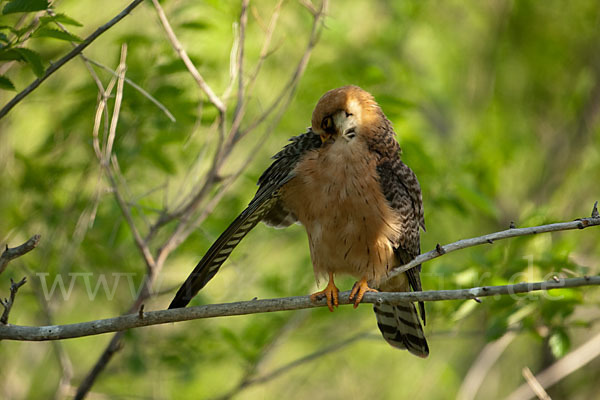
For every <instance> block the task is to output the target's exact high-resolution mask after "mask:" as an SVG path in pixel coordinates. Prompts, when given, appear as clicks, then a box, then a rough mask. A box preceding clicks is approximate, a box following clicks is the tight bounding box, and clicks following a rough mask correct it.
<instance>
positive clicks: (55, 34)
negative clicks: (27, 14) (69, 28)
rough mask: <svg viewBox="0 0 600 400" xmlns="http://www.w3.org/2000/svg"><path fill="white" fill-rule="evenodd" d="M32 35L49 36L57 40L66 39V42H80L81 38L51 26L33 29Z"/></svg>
mask: <svg viewBox="0 0 600 400" xmlns="http://www.w3.org/2000/svg"><path fill="white" fill-rule="evenodd" d="M32 36H33V37H49V38H54V39H59V40H66V41H68V42H81V38H80V37H78V36H75V35H73V34H70V33H68V32H63V31H59V30H58V29H52V28H41V29H38V30H37V31H35V33H34V34H33V35H32Z"/></svg>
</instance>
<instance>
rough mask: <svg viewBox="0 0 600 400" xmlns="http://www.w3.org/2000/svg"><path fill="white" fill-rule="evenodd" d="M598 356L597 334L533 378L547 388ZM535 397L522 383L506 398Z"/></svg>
mask: <svg viewBox="0 0 600 400" xmlns="http://www.w3.org/2000/svg"><path fill="white" fill-rule="evenodd" d="M598 356H600V334H597V335H596V336H594V337H593V338H591V339H590V340H588V341H587V342H585V343H584V344H582V345H581V346H579V347H578V348H576V349H575V350H573V351H571V352H570V353H569V354H567V355H566V356H564V357H562V358H561V359H559V360H558V361H556V362H555V363H554V364H552V365H551V366H549V367H548V368H546V369H545V370H543V371H542V372H540V373H539V374H537V375H536V376H535V379H536V381H537V382H539V384H540V386H541V387H542V388H544V389H545V388H549V387H550V386H552V385H554V384H555V383H557V382H560V381H561V380H562V379H563V378H565V377H567V376H568V375H570V374H571V373H573V372H574V371H577V370H578V369H580V368H582V367H583V366H585V365H586V364H588V363H589V362H590V361H592V360H593V359H595V358H596V357H598ZM534 396H535V393H534V392H533V391H532V389H531V387H530V386H529V384H527V383H524V384H522V385H521V386H519V388H518V389H517V390H515V391H514V392H513V393H511V395H510V396H508V397H507V399H509V400H526V399H530V398H532V397H534Z"/></svg>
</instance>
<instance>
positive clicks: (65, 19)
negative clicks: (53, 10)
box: [40, 14, 83, 26]
mask: <svg viewBox="0 0 600 400" xmlns="http://www.w3.org/2000/svg"><path fill="white" fill-rule="evenodd" d="M40 21H41V22H42V24H47V23H49V22H60V23H61V24H65V25H72V26H83V24H81V22H79V21H77V20H74V19H73V18H71V17H69V16H67V15H65V14H56V15H49V16H45V17H42V18H40Z"/></svg>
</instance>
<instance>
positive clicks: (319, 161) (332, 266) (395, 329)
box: [169, 86, 429, 357]
mask: <svg viewBox="0 0 600 400" xmlns="http://www.w3.org/2000/svg"><path fill="white" fill-rule="evenodd" d="M290 141H291V143H289V144H288V145H287V146H285V147H284V148H283V149H282V150H281V151H280V152H279V153H277V154H276V155H275V156H274V157H273V159H274V161H273V163H272V164H271V166H270V167H269V168H267V170H266V171H265V172H264V173H263V174H262V175H261V177H260V178H259V180H258V186H259V187H258V191H257V192H256V195H255V196H254V198H253V199H252V201H251V202H250V203H249V205H248V207H247V208H246V209H245V210H244V211H243V212H242V213H241V214H240V215H239V216H238V217H237V218H236V219H235V220H234V221H233V222H232V223H231V225H229V227H228V228H227V229H226V230H225V232H223V233H222V234H221V236H220V237H219V238H218V239H217V240H216V241H215V243H214V244H213V245H212V246H211V247H210V248H209V249H208V252H207V253H206V255H205V256H204V257H203V258H202V260H200V262H199V263H198V265H197V266H196V268H195V269H194V270H193V272H192V273H191V274H190V276H189V277H188V278H187V280H186V281H185V282H184V283H183V285H182V286H181V288H180V289H179V291H178V292H177V294H176V295H175V298H174V299H173V301H172V302H171V304H170V306H169V308H170V309H172V308H181V307H185V306H186V305H187V304H188V303H189V302H190V300H191V299H192V298H193V297H194V296H195V295H196V294H197V293H198V291H200V290H201V289H202V288H203V287H204V286H205V285H206V284H207V283H208V281H210V280H211V279H212V277H213V276H214V275H215V274H216V273H217V271H218V270H219V268H220V267H221V265H222V264H223V263H224V262H225V260H226V259H227V257H229V254H230V253H231V252H232V251H233V249H234V248H235V246H236V245H237V244H238V243H239V242H240V241H241V240H242V239H243V238H244V237H245V236H246V234H247V233H248V232H249V231H250V230H251V229H252V228H254V227H255V226H256V225H257V224H258V222H259V221H263V222H264V223H266V224H267V225H270V226H274V227H277V228H283V227H287V226H289V225H291V224H293V223H295V222H296V223H300V224H302V225H304V227H305V228H306V233H307V235H308V242H309V247H310V255H311V259H312V263H313V268H314V273H315V277H316V279H317V283H318V281H319V278H321V277H325V278H327V279H328V283H327V286H326V287H325V288H324V289H323V290H321V291H319V292H316V293H314V294H312V295H311V299H312V300H313V301H316V300H318V299H322V298H326V299H327V306H328V307H329V310H330V311H333V308H334V307H337V306H338V303H339V295H338V293H339V290H338V288H337V287H336V285H335V282H334V278H335V276H337V275H340V274H348V275H351V276H354V277H355V278H356V279H357V282H356V283H355V284H354V287H353V288H352V290H351V292H350V300H353V301H354V307H355V308H356V307H357V306H358V304H359V303H360V301H361V300H362V298H363V296H364V294H365V293H366V292H372V291H384V292H402V291H409V290H411V289H412V290H414V291H420V290H421V279H420V271H421V266H418V267H415V268H413V269H410V270H408V271H406V272H405V273H402V274H400V275H397V276H394V277H391V278H390V277H389V275H388V274H389V272H390V271H391V270H392V269H393V268H395V267H397V266H400V265H403V264H406V263H408V262H410V261H411V260H412V259H413V258H415V257H416V256H417V255H419V254H420V250H421V249H420V229H423V230H425V219H424V216H423V200H422V196H421V187H420V186H419V182H418V181H417V177H416V176H415V174H414V172H413V171H412V170H411V169H410V168H409V167H408V166H407V165H406V164H404V163H403V162H402V160H401V157H400V153H401V149H400V145H399V144H398V142H397V141H396V134H395V132H394V129H393V128H392V124H391V123H390V121H389V120H388V119H387V118H386V116H385V115H384V113H383V111H382V110H381V108H380V107H379V105H378V104H377V103H376V102H375V99H374V98H373V96H372V95H371V94H369V93H368V92H366V91H364V90H362V89H361V88H359V87H357V86H344V87H341V88H338V89H333V90H330V91H328V92H327V93H325V94H324V95H323V96H322V97H321V99H320V100H319V102H318V103H317V106H316V107H315V109H314V111H313V114H312V125H311V127H310V128H309V129H308V131H307V132H306V133H304V134H302V135H299V136H295V137H292V138H291V139H290ZM373 309H374V311H375V315H376V318H377V325H378V327H379V330H380V331H381V333H382V335H383V337H384V339H385V340H386V341H387V342H388V343H389V344H391V345H392V346H394V347H396V348H399V349H407V350H408V351H409V352H410V353H412V354H415V355H417V356H419V357H427V356H428V354H429V347H428V346H427V341H426V339H425V335H424V333H423V327H422V325H421V320H420V319H419V314H420V317H421V319H422V321H423V325H424V324H425V307H424V305H423V303H422V302H420V303H419V313H417V309H416V307H415V305H414V304H413V303H412V302H406V303H400V304H397V305H392V304H389V303H387V302H385V301H384V302H381V303H377V304H375V305H374V306H373Z"/></svg>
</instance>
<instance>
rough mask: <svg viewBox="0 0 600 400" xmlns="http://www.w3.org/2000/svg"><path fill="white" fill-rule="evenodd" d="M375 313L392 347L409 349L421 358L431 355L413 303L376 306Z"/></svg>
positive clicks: (380, 327)
mask: <svg viewBox="0 0 600 400" xmlns="http://www.w3.org/2000/svg"><path fill="white" fill-rule="evenodd" d="M373 311H375V316H376V317H377V326H378V327H379V330H380V331H381V334H382V335H383V338H384V339H385V340H386V341H387V342H388V343H389V344H390V345H392V346H393V347H396V348H399V349H407V350H408V351H409V352H411V353H412V354H414V355H416V356H419V357H423V358H425V357H427V356H428V355H429V346H427V340H426V339H425V334H424V333H423V327H422V326H421V322H420V321H419V315H418V314H417V309H416V308H415V306H414V304H413V303H410V302H407V303H400V304H398V305H391V304H388V303H381V304H376V305H374V306H373Z"/></svg>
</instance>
